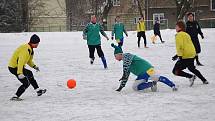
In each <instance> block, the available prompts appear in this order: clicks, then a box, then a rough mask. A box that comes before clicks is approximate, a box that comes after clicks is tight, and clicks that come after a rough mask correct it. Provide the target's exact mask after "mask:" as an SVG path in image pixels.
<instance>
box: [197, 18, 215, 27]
mask: <svg viewBox="0 0 215 121" xmlns="http://www.w3.org/2000/svg"><path fill="white" fill-rule="evenodd" d="M199 23H200V25H201V27H202V28H215V18H207V19H200V20H199Z"/></svg>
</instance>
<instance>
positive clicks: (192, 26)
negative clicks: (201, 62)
mask: <svg viewBox="0 0 215 121" xmlns="http://www.w3.org/2000/svg"><path fill="white" fill-rule="evenodd" d="M186 26H187V27H186V32H187V33H188V34H189V35H190V37H191V39H192V42H193V45H194V47H195V49H196V53H200V52H201V46H200V43H199V39H198V34H200V35H201V37H202V38H203V37H204V36H203V33H202V31H201V27H200V25H199V23H198V22H197V21H193V22H190V21H187V23H186Z"/></svg>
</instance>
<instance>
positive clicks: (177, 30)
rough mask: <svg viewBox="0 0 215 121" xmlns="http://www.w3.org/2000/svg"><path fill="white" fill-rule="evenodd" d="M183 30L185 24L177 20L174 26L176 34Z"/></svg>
mask: <svg viewBox="0 0 215 121" xmlns="http://www.w3.org/2000/svg"><path fill="white" fill-rule="evenodd" d="M185 29H186V26H185V23H184V22H183V21H181V20H179V21H178V22H177V23H176V26H175V30H176V32H180V31H185Z"/></svg>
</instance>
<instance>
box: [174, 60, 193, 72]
mask: <svg viewBox="0 0 215 121" xmlns="http://www.w3.org/2000/svg"><path fill="white" fill-rule="evenodd" d="M186 68H188V69H195V68H196V67H195V65H194V58H190V59H181V60H178V61H177V62H176V64H175V66H174V68H173V70H184V69H186Z"/></svg>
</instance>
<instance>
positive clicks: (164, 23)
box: [107, 19, 169, 31]
mask: <svg viewBox="0 0 215 121" xmlns="http://www.w3.org/2000/svg"><path fill="white" fill-rule="evenodd" d="M121 21H122V22H123V23H124V25H125V27H126V30H128V31H135V30H136V29H137V21H134V20H130V21H128V20H121ZM113 24H114V22H109V24H108V27H107V28H108V30H112V25H113ZM145 26H146V29H147V30H152V29H153V26H154V20H145ZM168 28H169V23H168V19H162V20H161V21H160V29H168Z"/></svg>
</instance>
